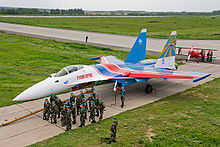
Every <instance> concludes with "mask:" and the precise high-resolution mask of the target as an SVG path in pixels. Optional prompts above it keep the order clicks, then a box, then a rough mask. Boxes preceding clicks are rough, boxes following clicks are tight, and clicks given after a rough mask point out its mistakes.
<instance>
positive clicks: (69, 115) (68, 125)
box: [65, 108, 72, 131]
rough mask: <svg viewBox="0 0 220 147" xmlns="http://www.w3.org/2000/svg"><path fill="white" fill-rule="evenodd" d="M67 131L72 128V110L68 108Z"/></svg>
mask: <svg viewBox="0 0 220 147" xmlns="http://www.w3.org/2000/svg"><path fill="white" fill-rule="evenodd" d="M65 125H66V130H65V131H69V130H71V128H72V124H71V110H70V109H69V108H68V109H67V112H66V123H65Z"/></svg>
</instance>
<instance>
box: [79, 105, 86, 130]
mask: <svg viewBox="0 0 220 147" xmlns="http://www.w3.org/2000/svg"><path fill="white" fill-rule="evenodd" d="M80 108H81V110H80V114H81V115H80V126H79V127H83V126H85V115H86V109H85V108H84V106H83V104H81V105H80Z"/></svg>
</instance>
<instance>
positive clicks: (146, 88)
mask: <svg viewBox="0 0 220 147" xmlns="http://www.w3.org/2000/svg"><path fill="white" fill-rule="evenodd" d="M152 91H153V88H152V86H151V85H150V84H147V85H146V87H145V93H152Z"/></svg>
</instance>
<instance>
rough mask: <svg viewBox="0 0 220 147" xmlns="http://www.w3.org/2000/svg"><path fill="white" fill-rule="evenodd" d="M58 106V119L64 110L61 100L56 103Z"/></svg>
mask: <svg viewBox="0 0 220 147" xmlns="http://www.w3.org/2000/svg"><path fill="white" fill-rule="evenodd" d="M55 103H56V105H57V108H58V111H57V118H60V112H61V110H62V107H63V102H62V101H61V99H57V100H56V101H55Z"/></svg>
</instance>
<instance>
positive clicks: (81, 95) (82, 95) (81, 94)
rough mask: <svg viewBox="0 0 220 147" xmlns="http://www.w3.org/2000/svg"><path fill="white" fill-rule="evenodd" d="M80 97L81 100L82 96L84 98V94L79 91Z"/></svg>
mask: <svg viewBox="0 0 220 147" xmlns="http://www.w3.org/2000/svg"><path fill="white" fill-rule="evenodd" d="M80 97H81V100H82V99H83V98H85V95H84V94H83V92H81V93H80Z"/></svg>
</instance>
